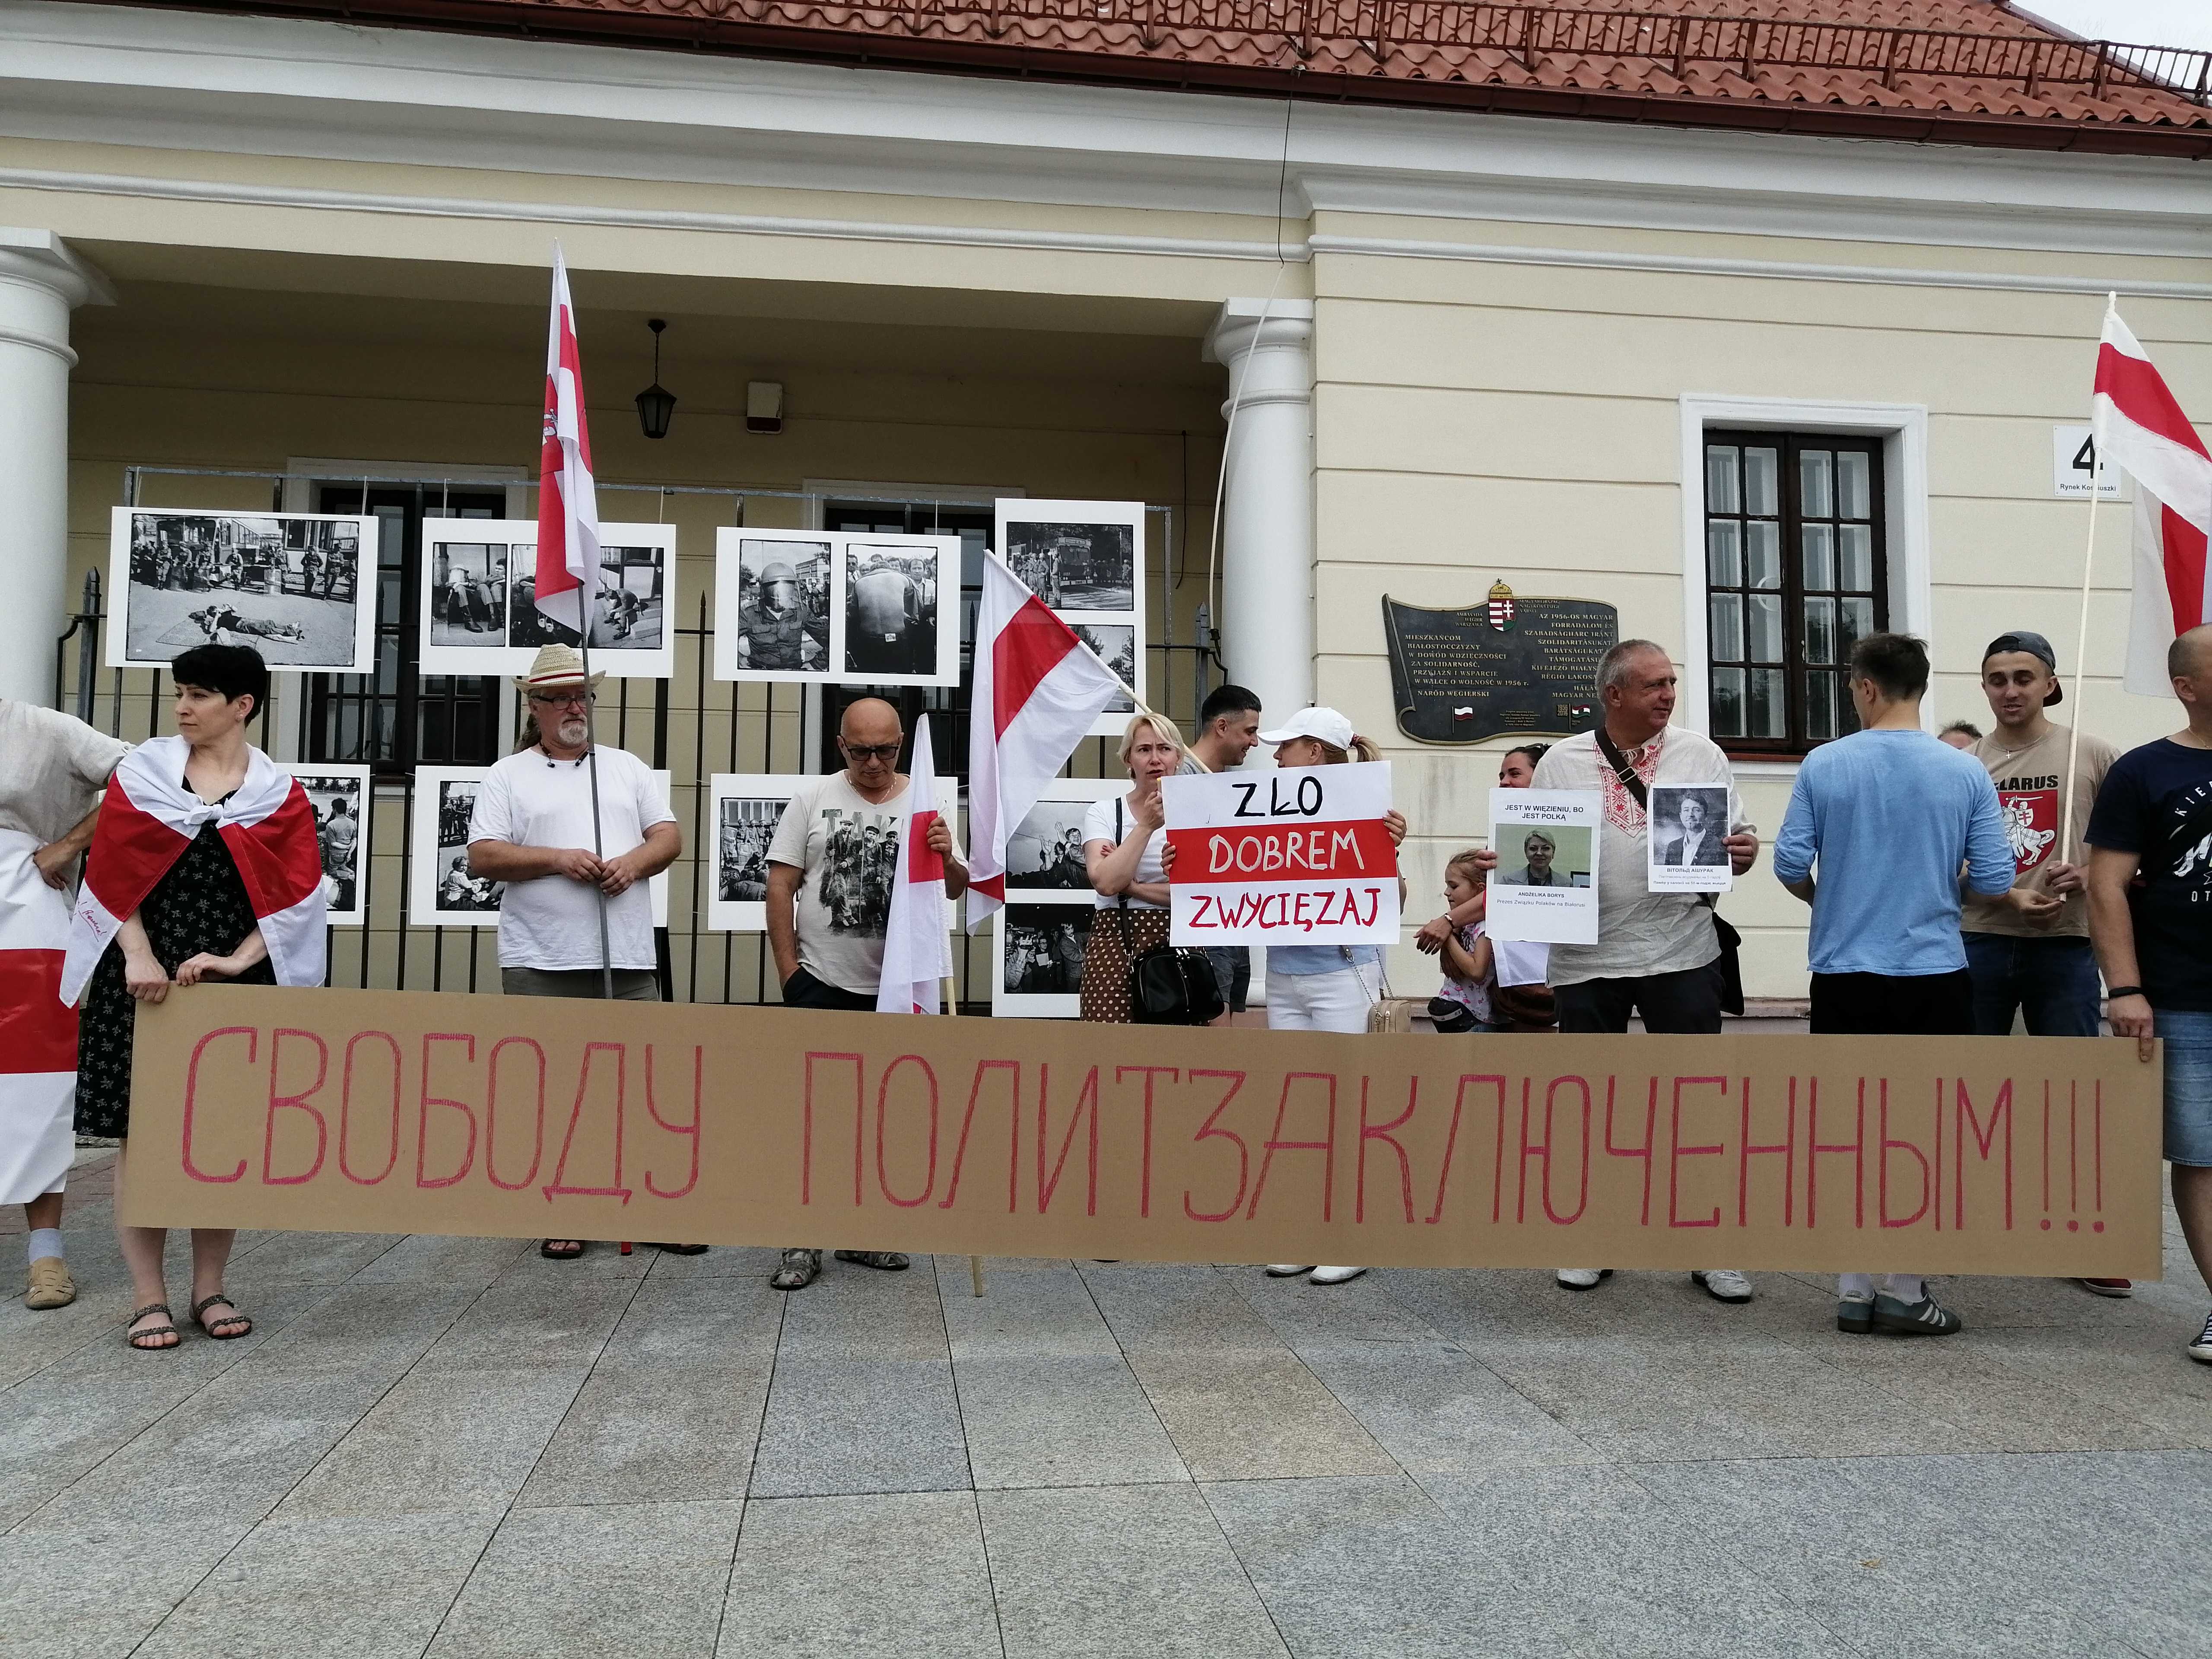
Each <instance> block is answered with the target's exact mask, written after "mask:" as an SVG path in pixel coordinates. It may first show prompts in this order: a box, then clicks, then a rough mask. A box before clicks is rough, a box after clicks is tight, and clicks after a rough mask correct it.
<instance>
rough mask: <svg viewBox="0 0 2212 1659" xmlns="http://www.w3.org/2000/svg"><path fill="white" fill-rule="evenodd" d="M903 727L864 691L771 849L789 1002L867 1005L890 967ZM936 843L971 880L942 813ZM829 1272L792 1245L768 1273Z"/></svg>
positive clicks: (892, 1256) (961, 887) (888, 1257)
mask: <svg viewBox="0 0 2212 1659" xmlns="http://www.w3.org/2000/svg"><path fill="white" fill-rule="evenodd" d="M905 738H906V731H905V727H904V726H902V724H901V722H900V720H899V714H898V710H897V709H896V708H892V707H891V705H890V704H889V703H887V702H884V700H883V699H882V698H881V697H862V698H861V699H860V700H859V701H858V702H854V704H852V705H851V706H850V707H849V708H847V709H846V710H845V714H844V718H843V719H842V720H840V721H839V722H838V723H837V748H838V750H839V751H840V752H841V753H842V754H843V756H844V757H845V769H844V770H843V771H842V772H833V773H831V774H829V775H828V776H827V777H822V778H810V779H808V780H807V781H805V783H804V784H802V785H801V786H800V787H799V789H798V790H797V791H796V792H795V793H793V796H792V798H791V804H790V805H787V806H786V807H785V808H784V810H783V817H782V819H781V822H780V823H777V825H776V827H775V840H773V841H772V842H769V849H768V946H769V951H770V952H771V953H772V954H773V955H774V956H775V971H776V976H777V978H778V979H780V980H781V981H782V984H783V1000H784V1006H787V1007H791V1008H829V1009H842V1010H844V1011H846V1012H855V1013H872V1012H875V1006H876V990H877V987H878V981H881V979H882V978H883V972H884V929H885V927H886V926H887V925H888V924H889V922H890V888H891V884H890V879H889V878H890V874H891V872H893V871H895V870H896V868H897V866H898V860H899V839H900V835H901V832H902V830H903V829H905V826H906V817H907V812H906V792H907V777H906V775H905V774H904V773H902V772H901V771H900V770H899V769H898V757H899V750H900V749H901V748H902V746H903V744H904V743H905ZM929 848H930V850H931V851H932V852H933V853H935V854H938V855H939V857H940V858H942V859H943V860H945V896H946V897H947V898H958V897H959V896H960V895H961V894H963V893H964V892H966V891H967V890H968V866H967V865H966V864H965V863H964V862H963V861H962V860H961V856H960V849H959V848H958V846H957V844H956V843H955V842H954V841H953V839H952V831H951V827H950V826H949V825H948V824H947V823H945V818H944V817H941V816H940V817H939V818H937V819H936V821H935V822H933V823H932V824H931V825H930V826H929ZM836 1254H837V1259H838V1260H839V1261H852V1262H857V1263H858V1264H859V1265H860V1266H861V1267H876V1268H880V1269H882V1270H883V1271H884V1272H887V1273H897V1272H900V1271H901V1270H902V1269H903V1268H905V1267H907V1266H908V1259H907V1257H906V1255H904V1253H903V1252H902V1251H898V1250H839V1251H838V1252H837V1253H836ZM821 1272H822V1252H821V1251H820V1250H818V1249H808V1248H804V1247H793V1249H787V1250H786V1251H785V1252H784V1253H783V1265H782V1267H781V1268H780V1269H779V1270H778V1271H777V1273H776V1274H775V1278H774V1279H771V1280H770V1281H769V1283H771V1284H773V1285H775V1288H776V1289H778V1290H779V1291H798V1290H804V1289H805V1287H806V1286H807V1285H811V1284H812V1283H813V1282H814V1280H815V1279H816V1278H817V1276H818V1275H819V1274H820V1273H821Z"/></svg>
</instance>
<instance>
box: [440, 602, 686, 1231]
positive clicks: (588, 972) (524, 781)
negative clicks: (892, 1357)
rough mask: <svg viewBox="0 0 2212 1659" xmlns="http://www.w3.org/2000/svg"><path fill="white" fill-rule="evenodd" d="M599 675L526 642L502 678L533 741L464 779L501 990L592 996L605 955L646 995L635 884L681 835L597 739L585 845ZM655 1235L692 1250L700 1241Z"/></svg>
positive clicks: (652, 982)
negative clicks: (519, 659)
mask: <svg viewBox="0 0 2212 1659" xmlns="http://www.w3.org/2000/svg"><path fill="white" fill-rule="evenodd" d="M603 678H605V676H604V675H601V674H594V675H592V677H591V679H590V681H589V682H588V683H586V680H585V678H584V668H583V659H581V658H580V656H579V655H578V654H577V653H576V649H575V647H574V646H567V645H549V646H546V647H544V648H543V649H542V650H540V651H539V652H538V655H537V658H536V659H535V660H534V661H532V664H531V665H530V672H529V673H528V674H526V675H523V676H520V677H519V678H517V679H516V680H515V683H514V684H515V687H516V689H517V690H520V691H521V692H522V693H523V694H524V695H525V696H526V697H528V699H529V700H530V715H531V725H532V726H533V727H534V728H535V730H536V736H537V741H535V742H534V743H532V744H529V745H528V746H527V747H526V748H523V749H520V750H516V752H515V753H513V754H512V755H509V756H508V757H507V758H506V759H504V760H502V761H500V762H499V763H496V764H495V765H494V766H493V767H492V768H491V769H490V770H489V771H488V772H487V773H485V774H484V780H483V786H482V787H480V788H479V789H478V790H477V804H476V811H475V812H474V813H473V815H472V816H471V819H470V823H469V868H470V870H471V872H473V873H474V874H476V875H477V876H479V877H483V878H487V879H489V880H493V881H503V882H505V883H506V884H507V895H506V897H505V898H504V899H503V900H502V901H501V908H500V924H499V972H500V988H501V990H503V991H504V992H505V993H506V994H507V995H508V996H511V997H513V996H532V997H597V996H602V995H604V994H605V975H604V974H603V971H602V969H603V965H604V963H612V965H613V979H614V994H615V995H616V996H617V997H618V998H620V999H623V1000H626V1001H631V1002H658V1001H659V1000H660V981H659V975H658V974H657V972H656V971H655V960H656V958H655V954H654V951H653V900H652V897H651V895H650V892H649V890H648V885H647V884H648V883H649V882H650V881H651V880H652V878H653V877H654V876H657V875H659V873H660V872H662V871H663V870H665V869H666V868H667V867H668V866H670V865H671V864H673V863H674V862H675V861H676V857H677V854H678V853H680V852H682V851H683V848H684V836H683V834H682V832H681V831H680V830H678V828H677V826H676V815H675V814H674V813H672V812H671V811H669V810H668V803H667V801H666V800H665V799H663V798H662V795H661V793H660V786H659V782H658V781H655V779H654V777H653V769H652V768H651V767H649V766H647V764H646V763H644V762H643V761H641V760H640V759H639V758H638V757H636V756H635V755H633V754H630V753H629V751H628V750H621V749H609V748H606V747H604V746H599V749H598V752H597V755H596V757H595V758H596V765H597V773H598V802H597V807H596V811H597V815H598V819H599V823H598V828H597V831H596V834H597V840H598V845H597V848H596V850H594V848H593V837H594V833H595V832H594V829H593V823H592V818H593V813H594V805H593V799H592V761H593V759H594V756H593V752H592V751H593V748H594V745H593V744H592V701H593V698H594V696H596V694H597V692H598V690H599V682H600V681H601V680H602V679H603ZM524 735H525V736H526V737H527V736H529V735H530V732H529V731H528V730H526V732H525V733H524ZM602 906H604V907H605V910H604V914H605V927H606V933H605V947H604V949H605V953H606V954H605V958H604V962H603V958H602V956H601V951H602V945H601V943H600V931H599V930H600V918H601V915H602ZM660 1248H661V1249H672V1250H678V1251H679V1252H680V1253H681V1254H684V1255H697V1254H698V1253H699V1252H700V1251H702V1250H703V1249H705V1248H706V1247H705V1246H704V1245H669V1244H664V1245H662V1246H660ZM539 1249H540V1250H541V1251H542V1253H543V1254H544V1255H549V1256H552V1257H554V1258H556V1260H564V1261H565V1260H569V1259H573V1258H574V1257H576V1256H580V1255H582V1254H583V1253H584V1245H583V1241H582V1240H580V1239H574V1238H549V1239H547V1240H545V1241H544V1243H543V1244H542V1245H541V1246H540V1247H539Z"/></svg>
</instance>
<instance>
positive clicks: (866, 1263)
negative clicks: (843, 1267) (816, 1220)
mask: <svg viewBox="0 0 2212 1659" xmlns="http://www.w3.org/2000/svg"><path fill="white" fill-rule="evenodd" d="M814 1255H815V1259H816V1261H820V1260H821V1255H822V1253H821V1252H820V1251H819V1250H817V1251H816V1252H815V1253H814ZM788 1259H789V1258H788V1257H787V1258H786V1260H788ZM837 1260H838V1261H850V1262H852V1263H854V1265H855V1266H857V1267H877V1268H880V1269H881V1270H882V1271H883V1272H884V1273H904V1272H905V1271H906V1270H907V1269H908V1267H912V1266H913V1265H914V1262H913V1261H912V1259H911V1258H909V1257H908V1255H907V1253H906V1252H905V1251H904V1250H840V1251H838V1252H837Z"/></svg>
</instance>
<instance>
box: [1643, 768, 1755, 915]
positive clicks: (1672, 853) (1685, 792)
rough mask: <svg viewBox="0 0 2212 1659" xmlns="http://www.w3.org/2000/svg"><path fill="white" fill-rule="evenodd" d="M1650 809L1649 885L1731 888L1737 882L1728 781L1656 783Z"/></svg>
mask: <svg viewBox="0 0 2212 1659" xmlns="http://www.w3.org/2000/svg"><path fill="white" fill-rule="evenodd" d="M1650 797H1651V804H1650V806H1649V808H1647V809H1646V819H1647V823H1648V827H1649V829H1650V834H1649V835H1648V836H1646V837H1645V839H1644V848H1645V851H1644V858H1645V860H1646V864H1645V874H1646V876H1647V878H1648V881H1647V884H1646V885H1647V888H1648V890H1650V891H1651V892H1654V893H1726V892H1729V891H1731V890H1734V888H1735V871H1734V869H1733V868H1732V867H1731V866H1729V854H1728V833H1729V792H1728V786H1727V785H1725V784H1718V783H1708V784H1679V783H1662V784H1654V785H1653V786H1652V787H1651V789H1650Z"/></svg>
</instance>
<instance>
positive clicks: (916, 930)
mask: <svg viewBox="0 0 2212 1659" xmlns="http://www.w3.org/2000/svg"><path fill="white" fill-rule="evenodd" d="M936 822H937V762H936V759H935V757H933V755H932V754H931V753H930V749H929V716H928V715H927V714H924V715H923V716H922V717H921V724H920V725H918V726H915V732H914V763H913V765H912V766H911V767H910V768H909V769H908V773H907V786H906V823H905V826H904V827H903V828H902V829H901V830H900V832H899V852H898V873H897V874H896V877H894V878H893V879H892V882H891V913H890V920H889V921H886V922H885V923H884V976H883V978H882V979H880V980H879V981H877V984H876V1012H878V1013H879V1014H934V1013H939V1012H942V1011H943V1000H942V998H941V996H940V994H939V993H940V990H941V988H942V987H943V985H944V983H945V980H946V979H947V978H948V977H949V976H950V975H951V972H952V944H951V940H950V939H947V938H946V937H945V858H944V855H943V854H939V853H933V852H932V851H930V849H929V827H930V825H932V824H933V823H936Z"/></svg>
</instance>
